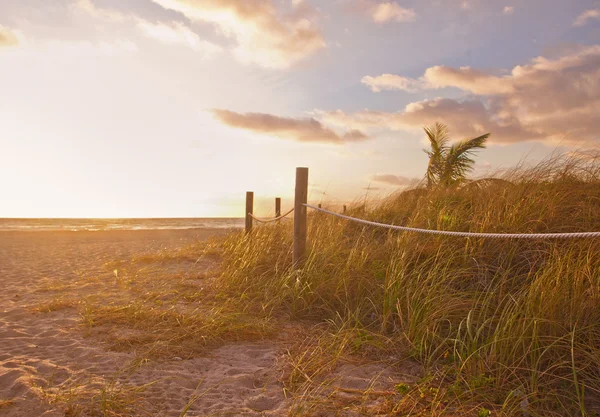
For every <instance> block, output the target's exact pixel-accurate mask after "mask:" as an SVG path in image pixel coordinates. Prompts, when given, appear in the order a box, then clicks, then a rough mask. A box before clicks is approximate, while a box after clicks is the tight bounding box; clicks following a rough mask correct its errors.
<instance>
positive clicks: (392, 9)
mask: <svg viewBox="0 0 600 417" xmlns="http://www.w3.org/2000/svg"><path fill="white" fill-rule="evenodd" d="M370 14H371V18H372V19H373V21H374V22H377V23H387V22H392V21H394V22H413V21H414V20H415V19H416V17H417V14H416V13H415V11H414V10H413V9H405V8H404V7H402V6H400V5H399V4H398V3H396V2H382V3H378V4H374V5H372V6H371V7H370Z"/></svg>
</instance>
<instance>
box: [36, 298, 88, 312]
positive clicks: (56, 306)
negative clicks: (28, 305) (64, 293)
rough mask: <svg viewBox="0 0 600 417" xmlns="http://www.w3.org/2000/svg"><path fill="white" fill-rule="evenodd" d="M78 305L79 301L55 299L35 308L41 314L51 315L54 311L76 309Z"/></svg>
mask: <svg viewBox="0 0 600 417" xmlns="http://www.w3.org/2000/svg"><path fill="white" fill-rule="evenodd" d="M77 304H78V302H77V300H74V299H70V298H54V299H52V300H50V301H49V302H47V303H44V304H41V305H39V306H37V307H35V308H34V311H37V312H39V313H51V312H53V311H61V310H66V309H68V308H73V307H76V306H77Z"/></svg>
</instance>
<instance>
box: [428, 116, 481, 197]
mask: <svg viewBox="0 0 600 417" xmlns="http://www.w3.org/2000/svg"><path fill="white" fill-rule="evenodd" d="M424 130H425V133H426V135H427V139H429V142H430V144H431V149H430V150H425V153H426V154H427V155H428V156H429V165H428V166H427V174H426V178H427V187H433V186H435V185H440V186H443V187H448V186H451V185H457V184H460V183H462V182H464V181H465V180H466V177H467V174H468V173H470V172H471V171H472V170H473V165H474V164H475V161H474V160H473V158H471V156H472V155H473V152H474V151H475V150H476V149H484V148H485V143H486V141H487V139H488V138H489V137H490V134H489V133H486V134H485V135H481V136H478V137H476V138H473V139H466V140H463V141H460V142H457V143H454V144H452V145H449V142H450V137H449V131H448V127H447V126H446V125H443V124H441V123H436V124H435V125H434V126H430V127H425V128H424Z"/></svg>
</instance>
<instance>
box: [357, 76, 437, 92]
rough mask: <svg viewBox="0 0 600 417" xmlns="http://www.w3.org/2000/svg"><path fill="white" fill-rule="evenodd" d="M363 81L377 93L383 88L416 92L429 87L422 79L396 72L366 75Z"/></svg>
mask: <svg viewBox="0 0 600 417" xmlns="http://www.w3.org/2000/svg"><path fill="white" fill-rule="evenodd" d="M361 82H362V83H363V84H365V85H368V86H369V87H371V90H372V91H373V92H375V93H379V92H380V91H383V90H403V91H408V92H410V93H415V92H417V91H419V90H422V89H424V88H427V86H426V84H425V83H424V82H423V81H422V80H415V79H413V78H408V77H402V76H400V75H394V74H382V75H379V76H377V77H371V76H369V75H367V76H366V77H363V79H362V80H361Z"/></svg>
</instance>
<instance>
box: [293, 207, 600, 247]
mask: <svg viewBox="0 0 600 417" xmlns="http://www.w3.org/2000/svg"><path fill="white" fill-rule="evenodd" d="M304 206H306V207H308V208H311V209H313V210H316V211H321V212H323V213H327V214H331V215H333V216H336V217H340V218H342V219H346V220H350V221H353V222H356V223H362V224H366V225H369V226H376V227H383V228H386V229H392V230H401V231H404V232H417V233H426V234H430V235H444V236H456V237H483V238H492V239H581V238H589V237H600V232H576V233H529V234H528V233H525V234H520V233H472V232H452V231H445V230H429V229H417V228H414V227H405V226H395V225H393V224H384V223H377V222H372V221H369V220H363V219H357V218H355V217H350V216H346V215H344V214H339V213H335V212H333V211H329V210H325V209H323V208H319V207H316V206H313V205H310V204H304Z"/></svg>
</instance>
